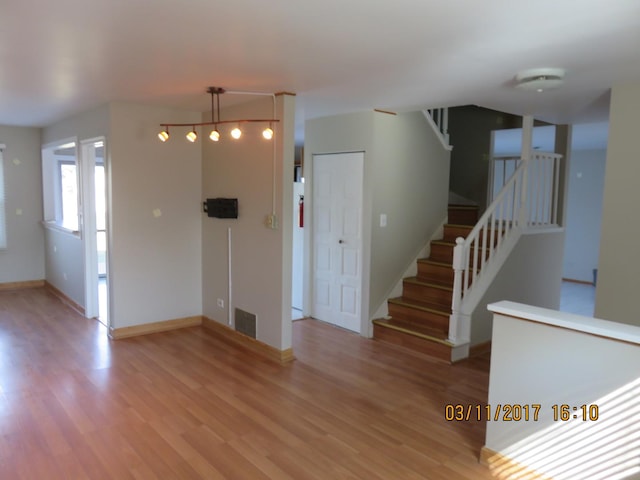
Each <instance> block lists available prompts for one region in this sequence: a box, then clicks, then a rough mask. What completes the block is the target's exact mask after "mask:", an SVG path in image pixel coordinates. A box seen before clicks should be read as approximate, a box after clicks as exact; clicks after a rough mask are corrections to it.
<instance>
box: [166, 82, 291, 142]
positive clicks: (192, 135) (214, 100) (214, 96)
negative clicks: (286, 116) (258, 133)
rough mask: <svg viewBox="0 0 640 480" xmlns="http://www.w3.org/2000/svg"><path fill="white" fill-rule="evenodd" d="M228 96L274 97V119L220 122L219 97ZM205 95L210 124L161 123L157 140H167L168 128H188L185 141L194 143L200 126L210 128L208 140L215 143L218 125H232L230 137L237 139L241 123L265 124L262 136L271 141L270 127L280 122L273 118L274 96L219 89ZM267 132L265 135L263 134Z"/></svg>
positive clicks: (240, 132) (215, 88)
mask: <svg viewBox="0 0 640 480" xmlns="http://www.w3.org/2000/svg"><path fill="white" fill-rule="evenodd" d="M225 92H226V93H230V94H239V95H270V96H272V97H274V105H273V117H274V118H266V119H248V118H246V119H235V120H221V119H220V95H221V94H223V93H225ZM207 93H208V94H209V95H211V121H210V122H201V123H161V124H160V126H161V127H164V130H162V131H160V133H158V138H159V139H160V140H161V141H162V142H166V141H167V140H169V127H190V128H191V130H190V131H189V132H188V133H187V135H186V137H187V140H189V141H190V142H195V141H196V140H197V138H198V134H197V133H196V127H200V126H212V127H213V128H212V129H211V133H210V134H209V138H210V139H211V140H212V141H213V142H217V141H219V140H220V132H219V131H218V126H219V125H226V124H234V125H235V128H234V129H233V130H232V131H231V136H232V137H233V138H235V139H239V138H240V137H241V136H242V130H240V125H241V124H243V123H267V124H268V126H267V127H265V129H264V131H263V132H262V136H263V137H264V138H265V139H267V140H271V139H272V138H273V130H272V125H273V123H275V122H279V121H280V120H278V119H276V118H275V96H274V95H273V94H270V93H253V92H227V91H226V90H225V89H224V88H220V87H209V88H207ZM265 132H267V133H265Z"/></svg>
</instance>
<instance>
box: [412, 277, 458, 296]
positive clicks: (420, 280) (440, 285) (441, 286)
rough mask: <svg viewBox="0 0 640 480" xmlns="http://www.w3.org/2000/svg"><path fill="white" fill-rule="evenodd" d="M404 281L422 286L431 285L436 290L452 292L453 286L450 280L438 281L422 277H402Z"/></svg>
mask: <svg viewBox="0 0 640 480" xmlns="http://www.w3.org/2000/svg"><path fill="white" fill-rule="evenodd" d="M404 282H405V283H413V284H415V285H421V286H423V287H433V288H437V289H438V290H445V291H447V292H453V286H452V285H451V282H448V283H446V282H438V281H437V280H432V279H425V278H424V277H418V276H416V277H407V278H405V279H404Z"/></svg>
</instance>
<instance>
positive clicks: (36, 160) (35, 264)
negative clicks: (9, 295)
mask: <svg viewBox="0 0 640 480" xmlns="http://www.w3.org/2000/svg"><path fill="white" fill-rule="evenodd" d="M0 143H4V144H5V145H6V149H5V150H4V154H3V156H4V180H5V189H6V190H5V198H6V225H7V249H6V250H0V283H12V282H25V281H30V280H43V279H44V278H45V269H44V268H45V267H44V230H43V228H42V226H41V225H40V221H41V220H42V164H41V162H40V129H39V128H26V127H11V126H4V125H0Z"/></svg>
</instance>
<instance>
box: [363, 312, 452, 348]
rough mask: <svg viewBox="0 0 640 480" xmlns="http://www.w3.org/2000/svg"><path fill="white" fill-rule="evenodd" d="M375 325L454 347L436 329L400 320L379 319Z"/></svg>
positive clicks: (374, 321)
mask: <svg viewBox="0 0 640 480" xmlns="http://www.w3.org/2000/svg"><path fill="white" fill-rule="evenodd" d="M373 323H374V324H375V325H377V326H379V327H385V328H390V329H392V330H396V331H398V332H402V333H405V334H407V335H412V336H414V337H419V338H422V339H424V340H429V341H431V342H436V343H440V344H442V345H447V346H453V344H452V343H451V342H449V341H448V340H447V336H446V334H444V333H443V332H440V331H438V330H437V329H434V328H430V327H424V326H419V325H413V324H410V323H405V322H402V321H399V320H394V319H393V318H390V319H377V320H373Z"/></svg>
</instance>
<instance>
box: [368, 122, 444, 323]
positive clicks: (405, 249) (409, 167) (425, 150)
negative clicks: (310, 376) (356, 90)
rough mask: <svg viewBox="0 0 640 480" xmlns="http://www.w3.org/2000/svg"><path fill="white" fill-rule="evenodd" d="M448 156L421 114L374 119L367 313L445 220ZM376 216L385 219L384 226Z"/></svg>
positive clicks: (378, 303) (378, 304) (382, 300)
mask: <svg viewBox="0 0 640 480" xmlns="http://www.w3.org/2000/svg"><path fill="white" fill-rule="evenodd" d="M449 157H450V152H449V151H447V150H445V149H444V148H442V145H441V144H440V142H439V140H438V139H437V137H436V134H435V132H434V131H433V129H432V128H430V127H429V125H428V124H427V122H426V120H425V118H424V114H423V113H422V112H411V113H403V114H399V115H385V114H377V115H376V116H375V117H374V155H373V156H372V162H371V165H370V168H371V170H370V171H371V179H372V185H371V189H372V200H373V205H372V211H371V215H372V218H371V273H370V278H371V281H370V285H371V291H370V300H369V306H370V312H371V313H372V314H373V313H374V312H375V311H376V310H377V309H378V307H380V305H381V304H382V303H384V302H386V300H387V298H388V296H389V295H390V294H391V290H392V289H393V287H394V286H395V284H396V282H397V281H398V279H399V278H401V277H402V275H403V274H404V272H405V271H406V270H407V268H408V267H409V266H410V264H411V263H413V262H414V260H415V258H416V256H417V255H418V252H420V250H421V249H422V248H423V247H424V246H425V244H426V243H427V241H428V240H429V239H430V238H431V237H432V235H433V234H434V232H435V231H436V229H437V228H438V227H439V226H440V225H442V223H443V222H444V220H445V218H446V215H447V203H448V192H449ZM380 214H386V215H387V226H386V227H380Z"/></svg>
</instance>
